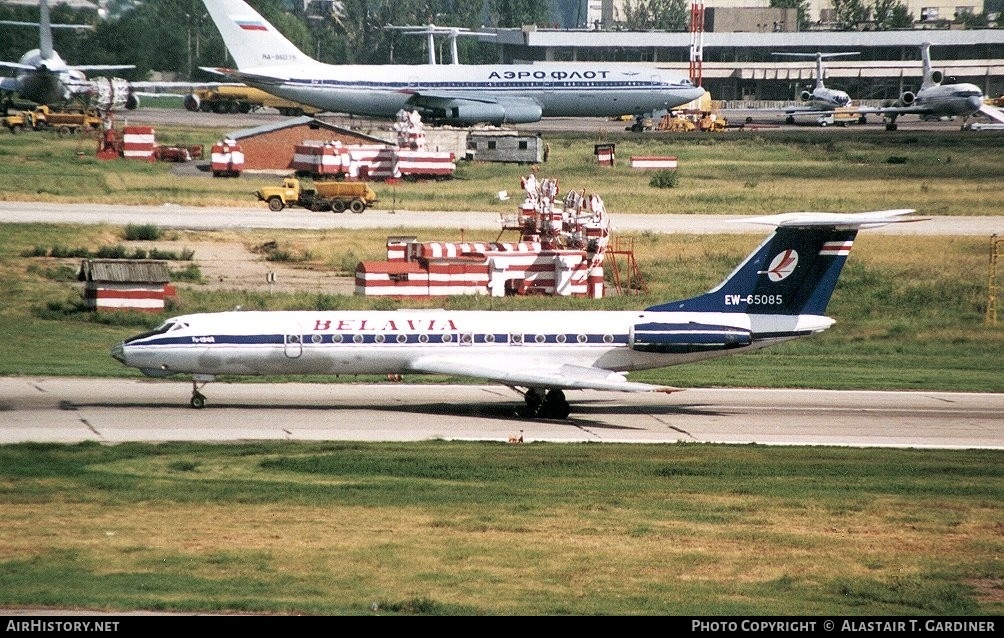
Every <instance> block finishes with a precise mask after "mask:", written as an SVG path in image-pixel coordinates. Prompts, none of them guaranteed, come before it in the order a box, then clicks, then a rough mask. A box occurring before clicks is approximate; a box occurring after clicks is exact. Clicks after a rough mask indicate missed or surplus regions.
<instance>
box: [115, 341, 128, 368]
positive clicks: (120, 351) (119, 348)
mask: <svg viewBox="0 0 1004 638" xmlns="http://www.w3.org/2000/svg"><path fill="white" fill-rule="evenodd" d="M111 355H112V358H113V359H115V360H116V361H118V362H119V363H125V362H126V360H125V347H124V346H123V345H122V344H121V343H116V344H115V345H114V346H112V350H111Z"/></svg>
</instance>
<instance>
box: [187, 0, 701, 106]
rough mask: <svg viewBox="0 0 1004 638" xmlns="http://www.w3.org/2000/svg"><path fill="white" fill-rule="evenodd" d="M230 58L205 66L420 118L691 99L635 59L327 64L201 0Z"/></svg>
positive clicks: (237, 9)
mask: <svg viewBox="0 0 1004 638" xmlns="http://www.w3.org/2000/svg"><path fill="white" fill-rule="evenodd" d="M203 2H204V3H205V5H206V8H207V9H208V10H209V15H210V16H211V17H212V19H213V22H214V23H215V24H216V28H217V29H219V31H220V35H222V36H223V42H224V43H225V44H226V47H227V50H228V51H229V52H230V55H231V56H232V57H233V59H234V62H235V63H236V65H237V69H236V70H232V69H205V70H208V71H215V72H217V73H221V74H223V75H226V76H227V77H228V78H230V79H232V80H235V81H240V82H244V83H245V84H248V85H250V86H253V87H256V88H259V89H262V90H263V91H267V92H268V93H271V94H273V95H277V96H279V97H282V98H285V99H287V100H292V101H294V102H300V103H302V104H309V105H311V106H315V107H317V108H320V109H324V110H326V111H332V112H336V113H349V114H352V115H360V116H368V117H387V118H393V117H395V116H396V115H397V113H398V112H399V111H400V110H401V109H415V110H418V111H419V113H420V115H421V116H422V118H423V119H424V120H425V121H427V122H430V123H444V124H458V125H467V124H478V123H490V124H519V123H529V122H537V121H539V120H540V119H541V118H543V117H612V116H615V115H625V114H629V113H630V114H634V115H637V116H642V115H646V114H652V113H655V112H659V111H665V110H670V109H673V108H676V107H678V106H681V105H683V104H686V103H688V102H691V101H693V100H696V99H697V98H699V97H701V95H703V94H704V89H702V88H700V87H697V86H694V84H693V82H691V81H690V79H689V78H686V77H682V76H679V75H673V74H670V73H667V72H665V71H662V70H659V69H655V68H649V67H645V66H643V65H637V64H627V65H625V64H609V63H604V62H595V63H546V64H539V65H538V64H532V65H530V64H520V65H465V64H451V65H437V64H422V65H334V64H325V63H322V62H318V61H317V60H314V59H313V58H311V57H309V56H307V55H306V54H304V53H303V52H302V51H300V50H299V49H298V48H296V46H295V45H294V44H293V43H292V42H290V41H289V40H287V39H286V38H285V37H284V36H283V35H282V34H281V33H280V32H279V31H278V30H276V28H275V27H273V26H272V25H271V24H270V23H269V22H268V21H266V20H265V19H264V18H263V17H262V16H261V15H260V14H259V13H258V12H257V11H255V10H254V9H252V8H251V7H250V6H248V4H247V3H246V2H243V0H203Z"/></svg>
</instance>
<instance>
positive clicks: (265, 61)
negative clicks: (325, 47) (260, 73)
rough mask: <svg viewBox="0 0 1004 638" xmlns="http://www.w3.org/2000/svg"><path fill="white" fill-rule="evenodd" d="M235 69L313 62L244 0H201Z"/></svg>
mask: <svg viewBox="0 0 1004 638" xmlns="http://www.w3.org/2000/svg"><path fill="white" fill-rule="evenodd" d="M203 3H204V4H205V5H206V9H207V10H208V11H209V15H210V17H211V18H212V19H213V22H214V23H215V24H216V28H217V29H219V31H220V35H221V36H223V43H224V44H225V45H226V47H227V51H228V52H229V53H230V55H231V57H233V59H234V62H235V63H236V64H237V68H238V69H240V70H241V71H243V70H244V69H253V68H260V67H265V66H288V65H292V64H303V63H310V62H314V60H313V58H311V57H310V56H308V55H306V54H305V53H303V52H302V51H300V50H299V49H298V48H296V45H294V44H293V43H292V42H290V41H289V40H287V39H286V37H285V36H284V35H282V33H280V32H279V31H278V30H277V29H276V28H275V27H273V26H272V25H271V24H270V23H269V22H268V21H267V20H266V19H265V18H263V17H262V16H261V14H260V13H258V12H257V11H255V10H254V9H252V8H251V7H250V6H249V5H248V4H247V3H246V2H243V0H203Z"/></svg>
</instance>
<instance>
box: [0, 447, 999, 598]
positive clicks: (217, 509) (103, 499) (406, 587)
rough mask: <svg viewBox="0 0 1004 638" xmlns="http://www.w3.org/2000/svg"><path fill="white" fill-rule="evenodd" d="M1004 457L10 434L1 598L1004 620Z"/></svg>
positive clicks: (4, 455)
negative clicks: (77, 441) (76, 440)
mask: <svg viewBox="0 0 1004 638" xmlns="http://www.w3.org/2000/svg"><path fill="white" fill-rule="evenodd" d="M1001 461H1002V458H1001V452H1000V451H961V450H888V449H886V450H875V449H872V450H863V449H846V448H776V447H762V446H713V445H693V444H674V445H628V444H603V445H596V444H527V445H505V444H501V443H464V442H444V441H430V442H424V443H408V444H367V443H295V442H285V443H283V442H279V443H276V442H270V443H253V444H252V443H248V444H226V445H218V444H163V445H144V444H120V445H115V446H105V445H98V444H82V445H76V446H62V445H31V444H22V445H13V446H3V447H0V529H2V530H3V531H4V533H3V534H2V535H0V608H4V607H6V608H12V607H24V606H46V607H58V608H62V609H78V608H80V609H100V610H107V611H123V610H133V609H148V610H161V611H180V612H202V613H206V612H208V613H227V612H237V613H268V614H331V615H343V614H371V613H373V612H372V611H371V606H373V605H375V606H376V607H377V610H378V611H377V613H379V614H408V615H412V614H419V615H700V616H709V615H812V616H815V615H824V616H838V617H840V616H844V617H846V616H895V615H909V616H951V615H966V616H969V615H987V616H999V615H1000V614H1001V612H1002V611H1004V583H1002V581H1001V573H1002V572H1001V567H1002V565H1001V555H1002V552H1004V541H1002V537H1001V534H1000V526H1001V516H1000V515H1001V505H1000V504H1001V502H1002V500H1004V483H1002V480H1001V479H1002V474H1001V472H1002V468H1004V463H1001Z"/></svg>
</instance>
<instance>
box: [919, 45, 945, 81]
mask: <svg viewBox="0 0 1004 638" xmlns="http://www.w3.org/2000/svg"><path fill="white" fill-rule="evenodd" d="M920 61H921V65H922V67H923V70H924V80H923V82H922V83H921V85H920V88H922V89H926V88H930V87H932V86H938V85H939V84H941V81H942V80H943V79H944V76H943V75H942V73H941V71H935V70H934V67H933V66H932V65H931V43H930V42H924V43H923V44H921V45H920Z"/></svg>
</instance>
